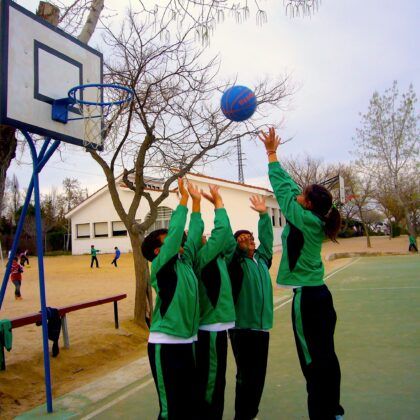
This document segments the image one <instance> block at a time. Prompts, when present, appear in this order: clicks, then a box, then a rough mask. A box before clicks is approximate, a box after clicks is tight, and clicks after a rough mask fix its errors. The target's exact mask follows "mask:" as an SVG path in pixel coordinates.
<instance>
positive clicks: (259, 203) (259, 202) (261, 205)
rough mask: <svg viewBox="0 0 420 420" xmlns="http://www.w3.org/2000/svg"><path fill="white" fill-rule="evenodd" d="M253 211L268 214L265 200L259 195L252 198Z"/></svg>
mask: <svg viewBox="0 0 420 420" xmlns="http://www.w3.org/2000/svg"><path fill="white" fill-rule="evenodd" d="M249 201H251V204H252V205H251V209H252V210H255V211H257V212H258V213H260V214H263V213H267V206H266V204H265V198H264V197H262V196H259V195H253V196H252V197H250V199H249Z"/></svg>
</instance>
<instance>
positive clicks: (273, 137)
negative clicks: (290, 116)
mask: <svg viewBox="0 0 420 420" xmlns="http://www.w3.org/2000/svg"><path fill="white" fill-rule="evenodd" d="M258 138H259V139H260V140H261V141H262V142H263V143H264V146H265V150H266V151H267V153H270V152H272V153H275V152H276V151H277V148H278V147H279V144H280V137H279V136H278V135H277V134H276V130H275V129H274V127H270V128H269V129H268V133H265V132H264V131H261V133H260V135H259V136H258Z"/></svg>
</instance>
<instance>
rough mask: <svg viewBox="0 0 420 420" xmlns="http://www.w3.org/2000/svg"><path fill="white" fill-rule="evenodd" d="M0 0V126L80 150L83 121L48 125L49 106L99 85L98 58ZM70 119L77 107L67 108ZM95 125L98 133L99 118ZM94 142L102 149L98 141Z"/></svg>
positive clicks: (96, 147)
mask: <svg viewBox="0 0 420 420" xmlns="http://www.w3.org/2000/svg"><path fill="white" fill-rule="evenodd" d="M0 1H1V7H0V34H1V44H0V68H1V73H2V74H1V79H0V123H1V124H6V125H10V126H13V127H16V128H19V129H22V130H26V131H28V132H30V133H34V134H39V135H42V136H46V137H51V138H52V139H56V140H62V141H65V142H68V143H73V144H77V145H81V146H83V145H84V143H83V141H84V135H85V128H84V121H83V119H81V120H73V121H68V122H67V123H62V122H57V121H54V120H52V118H51V113H52V103H53V101H54V100H56V99H61V98H65V97H67V95H68V91H69V90H70V89H71V88H72V87H74V86H77V85H82V84H89V83H103V72H102V65H103V58H102V54H101V53H100V52H99V51H96V50H95V49H93V48H91V47H89V46H88V45H86V44H83V43H82V42H80V41H79V40H77V39H76V38H74V37H72V36H70V35H69V34H66V33H65V32H64V31H62V30H60V29H58V28H56V27H54V26H52V25H50V24H49V23H48V22H46V21H44V20H43V19H41V18H39V17H38V16H36V15H34V14H33V13H31V12H29V11H28V10H26V9H24V8H23V7H21V6H19V5H17V4H16V3H14V2H12V1H10V0H0ZM87 94H89V93H87ZM85 99H86V100H89V98H85ZM92 100H96V98H92ZM69 117H72V118H77V117H80V112H79V110H78V108H75V107H73V108H70V109H69ZM93 124H98V125H99V128H100V125H101V118H98V119H96V120H95V121H93ZM98 131H99V132H100V131H101V130H100V129H99V130H98ZM96 142H97V143H96V144H95V145H93V146H95V149H99V150H100V149H101V148H102V147H101V146H102V138H101V137H99V138H98V139H97V140H96Z"/></svg>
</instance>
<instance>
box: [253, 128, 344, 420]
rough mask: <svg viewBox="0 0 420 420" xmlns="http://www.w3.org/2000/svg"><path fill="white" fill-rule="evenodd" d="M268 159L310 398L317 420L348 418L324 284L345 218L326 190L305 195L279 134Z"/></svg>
mask: <svg viewBox="0 0 420 420" xmlns="http://www.w3.org/2000/svg"><path fill="white" fill-rule="evenodd" d="M259 138H260V140H261V141H262V142H263V143H264V146H265V149H266V152H267V156H268V161H269V164H268V175H269V178H270V182H271V185H272V187H273V191H274V194H275V196H276V198H277V201H278V203H279V205H280V209H281V211H282V213H283V214H284V216H285V218H286V220H287V225H286V227H285V229H284V230H283V233H282V248H283V253H282V258H281V262H280V268H279V272H278V276H277V283H278V284H279V285H281V286H285V287H292V288H293V291H294V297H293V305H292V323H293V332H294V335H295V342H296V348H297V352H298V356H299V361H300V365H301V368H302V372H303V374H304V376H305V379H306V389H307V392H308V411H309V417H310V419H311V420H335V419H339V418H342V416H343V414H344V410H343V408H342V407H341V405H340V380H341V373H340V365H339V362H338V359H337V356H336V354H335V350H334V329H335V324H336V320H337V316H336V312H335V310H334V305H333V300H332V296H331V293H330V292H329V290H328V288H327V286H326V285H325V283H324V265H323V263H322V259H321V247H322V243H323V241H324V238H325V237H328V238H329V239H331V240H332V241H336V236H337V234H338V231H339V229H340V213H339V212H338V210H337V209H336V208H335V207H334V205H333V201H332V196H331V193H330V192H329V191H328V190H327V189H326V188H325V187H323V186H322V185H317V184H313V185H309V186H307V187H306V188H305V189H304V190H303V191H301V189H300V188H299V187H298V186H297V185H296V183H295V182H294V181H293V179H292V178H291V177H290V176H289V174H288V173H287V172H286V171H285V170H284V169H283V168H282V167H281V165H280V163H279V162H278V160H277V148H278V146H279V144H280V139H279V138H278V136H277V135H276V133H275V130H274V128H270V130H269V132H268V133H261V135H260V136H259Z"/></svg>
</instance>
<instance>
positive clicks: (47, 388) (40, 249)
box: [24, 133, 53, 413]
mask: <svg viewBox="0 0 420 420" xmlns="http://www.w3.org/2000/svg"><path fill="white" fill-rule="evenodd" d="M24 135H25V137H26V138H27V140H28V144H29V148H30V150H31V154H32V161H33V168H34V171H33V175H32V178H33V181H34V199H35V222H36V249H37V254H38V275H39V295H40V300H41V318H42V343H43V349H44V374H45V393H46V399H47V411H48V413H52V411H53V408H52V392H51V373H50V354H49V348H48V326H47V322H48V318H47V300H46V296H45V279H44V249H43V244H42V219H41V203H40V198H39V197H40V191H39V176H38V169H39V168H38V164H39V161H38V157H37V154H36V148H35V145H34V143H33V141H32V139H31V137H30V136H29V134H28V133H24Z"/></svg>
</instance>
